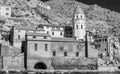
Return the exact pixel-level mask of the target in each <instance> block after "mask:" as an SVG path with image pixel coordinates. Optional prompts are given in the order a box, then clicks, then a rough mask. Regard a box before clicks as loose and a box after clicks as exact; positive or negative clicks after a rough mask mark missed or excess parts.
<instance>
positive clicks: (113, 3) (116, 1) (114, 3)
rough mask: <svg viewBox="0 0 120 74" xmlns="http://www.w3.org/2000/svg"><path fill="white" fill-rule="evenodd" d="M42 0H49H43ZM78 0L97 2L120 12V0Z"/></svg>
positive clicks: (90, 2)
mask: <svg viewBox="0 0 120 74" xmlns="http://www.w3.org/2000/svg"><path fill="white" fill-rule="evenodd" d="M41 1H49V0H41ZM76 1H78V2H82V3H85V4H88V5H94V4H97V5H99V6H101V7H103V8H107V9H110V10H113V11H117V12H119V13H120V0H76Z"/></svg>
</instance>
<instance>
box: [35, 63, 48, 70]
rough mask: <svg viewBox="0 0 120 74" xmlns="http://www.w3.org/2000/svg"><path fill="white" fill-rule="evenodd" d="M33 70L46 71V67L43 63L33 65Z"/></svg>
mask: <svg viewBox="0 0 120 74" xmlns="http://www.w3.org/2000/svg"><path fill="white" fill-rule="evenodd" d="M34 69H47V65H46V64H45V63H43V62H39V63H37V64H35V66H34Z"/></svg>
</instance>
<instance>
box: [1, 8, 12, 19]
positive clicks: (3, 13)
mask: <svg viewBox="0 0 120 74" xmlns="http://www.w3.org/2000/svg"><path fill="white" fill-rule="evenodd" d="M0 15H1V16H3V17H5V18H9V17H11V7H9V6H0Z"/></svg>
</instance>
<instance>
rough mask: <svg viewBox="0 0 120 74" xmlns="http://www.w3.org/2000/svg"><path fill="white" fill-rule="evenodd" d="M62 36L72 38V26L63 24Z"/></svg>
mask: <svg viewBox="0 0 120 74" xmlns="http://www.w3.org/2000/svg"><path fill="white" fill-rule="evenodd" d="M64 37H68V38H72V37H73V28H72V27H70V26H65V29H64Z"/></svg>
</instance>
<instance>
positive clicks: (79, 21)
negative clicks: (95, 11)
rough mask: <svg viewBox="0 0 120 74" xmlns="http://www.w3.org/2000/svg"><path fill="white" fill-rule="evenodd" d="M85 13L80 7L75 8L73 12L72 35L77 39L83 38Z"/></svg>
mask: <svg viewBox="0 0 120 74" xmlns="http://www.w3.org/2000/svg"><path fill="white" fill-rule="evenodd" d="M85 34H86V30H85V15H84V13H83V10H82V9H81V8H77V9H76V11H75V14H74V36H75V37H76V39H77V40H85Z"/></svg>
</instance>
